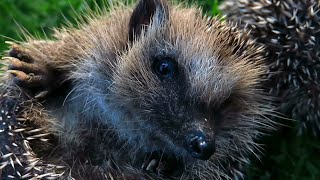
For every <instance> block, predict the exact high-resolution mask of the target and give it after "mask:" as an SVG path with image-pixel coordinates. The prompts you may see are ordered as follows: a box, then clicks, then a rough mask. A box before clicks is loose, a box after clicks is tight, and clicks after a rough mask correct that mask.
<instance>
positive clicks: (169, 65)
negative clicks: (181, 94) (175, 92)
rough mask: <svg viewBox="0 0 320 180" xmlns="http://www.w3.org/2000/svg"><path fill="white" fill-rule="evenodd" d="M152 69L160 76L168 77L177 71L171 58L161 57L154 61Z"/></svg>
mask: <svg viewBox="0 0 320 180" xmlns="http://www.w3.org/2000/svg"><path fill="white" fill-rule="evenodd" d="M153 69H154V72H155V73H156V74H157V75H158V76H159V77H160V78H166V79H170V78H172V77H173V76H174V75H175V73H176V71H177V65H176V63H175V62H174V61H173V60H171V59H163V60H158V61H156V62H155V63H154V66H153Z"/></svg>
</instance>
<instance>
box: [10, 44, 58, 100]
mask: <svg viewBox="0 0 320 180" xmlns="http://www.w3.org/2000/svg"><path fill="white" fill-rule="evenodd" d="M9 56H10V57H5V59H8V60H9V61H10V63H9V67H8V69H9V70H8V72H9V73H11V74H12V75H13V77H14V83H15V84H17V85H18V86H20V87H22V88H23V90H26V91H27V92H29V93H31V95H32V96H33V97H35V98H37V99H42V98H45V97H46V96H47V95H48V94H50V93H51V92H52V91H53V90H54V89H55V88H56V87H58V86H59V83H60V82H61V81H62V78H61V77H60V76H59V75H56V72H55V70H54V68H51V67H50V66H49V65H48V64H46V63H43V62H42V63H40V62H39V61H36V60H35V59H34V58H33V57H32V56H31V55H30V53H29V52H28V51H27V50H26V49H25V48H23V47H22V46H19V45H17V44H12V47H11V50H10V52H9ZM59 77H60V78H59Z"/></svg>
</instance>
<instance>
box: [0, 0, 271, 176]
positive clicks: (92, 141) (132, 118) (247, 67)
mask: <svg viewBox="0 0 320 180" xmlns="http://www.w3.org/2000/svg"><path fill="white" fill-rule="evenodd" d="M155 2H158V3H159V2H160V3H159V4H157V10H156V11H155V12H154V14H152V17H153V18H152V22H151V24H146V25H147V27H146V28H145V29H144V28H143V29H141V35H140V34H137V35H136V36H134V37H133V38H132V41H130V40H129V34H130V32H129V30H130V28H128V25H129V22H130V18H131V16H132V12H133V10H132V9H131V8H127V7H114V8H113V9H112V11H111V12H110V13H107V14H103V15H102V16H100V15H99V16H96V17H89V18H88V21H89V22H88V23H87V24H82V25H81V26H80V28H79V29H75V28H65V29H61V30H57V31H56V33H55V35H54V37H55V40H51V41H49V40H41V41H39V40H34V39H29V40H28V41H27V42H24V43H21V44H20V46H21V47H23V48H25V49H26V51H27V52H28V53H29V55H30V56H31V57H33V59H34V60H35V61H36V63H38V64H41V65H42V66H43V67H45V68H46V69H48V70H51V71H52V70H54V71H55V73H56V74H57V76H56V77H55V78H56V79H53V80H52V81H59V82H58V83H59V84H60V85H61V86H59V87H57V88H56V89H55V91H54V92H53V94H51V95H49V96H48V97H47V98H46V99H45V100H44V101H40V102H39V101H37V100H34V99H33V101H35V102H37V103H32V104H33V106H32V108H30V106H31V105H30V104H31V103H28V105H26V106H25V108H27V109H29V110H28V111H26V113H24V117H25V118H27V119H31V120H32V121H33V122H34V124H36V126H40V127H42V126H44V125H45V129H46V130H45V131H46V132H49V133H50V134H52V135H53V138H52V139H51V140H52V141H51V143H52V146H51V147H50V146H49V147H48V148H47V149H45V152H49V153H47V154H46V153H44V155H43V160H45V161H47V162H50V163H53V164H61V165H65V166H66V167H67V168H66V169H67V170H66V171H67V173H66V174H68V172H70V176H72V177H76V178H77V179H78V178H84V179H88V178H89V177H91V178H94V177H95V176H97V177H96V178H99V179H103V178H106V179H108V178H110V176H114V177H118V178H120V177H123V178H124V179H142V178H146V179H148V178H152V176H154V175H150V176H149V175H147V174H145V173H143V172H142V171H141V170H140V169H139V167H140V166H141V163H142V162H140V161H139V159H141V157H140V156H141V154H143V152H148V151H150V150H151V149H159V148H161V149H162V148H163V149H162V150H163V151H167V152H173V153H174V154H175V155H176V156H179V158H182V160H183V162H184V165H185V171H184V173H183V174H182V175H181V176H180V178H182V179H186V178H190V179H192V178H196V179H197V178H199V179H220V178H223V179H224V178H231V177H233V176H239V175H240V176H242V174H241V172H240V171H239V169H238V168H239V167H238V164H240V166H243V165H244V164H246V163H247V157H248V156H249V155H250V154H252V153H254V152H255V149H256V148H257V144H255V139H256V138H257V137H258V136H259V135H261V132H262V131H263V130H268V129H270V126H271V122H270V121H269V120H268V119H267V118H266V117H265V115H267V114H270V113H271V112H272V109H271V107H269V106H268V105H265V102H266V101H268V97H266V96H265V95H264V94H263V92H262V89H261V83H262V81H263V79H262V78H261V76H262V75H263V74H264V73H265V72H266V67H265V66H264V65H263V62H262V60H263V57H262V56H261V54H262V51H263V48H262V47H260V46H257V45H255V43H254V41H252V40H251V39H249V36H248V33H247V32H245V31H239V30H237V28H236V26H234V25H231V24H228V23H226V22H221V21H220V20H218V19H210V20H208V19H207V18H206V17H203V15H202V14H201V11H200V10H199V9H196V8H183V7H179V6H171V7H169V8H168V10H167V9H165V8H164V9H160V8H158V7H159V6H165V4H166V2H165V1H157V0H155ZM134 30H136V29H134ZM163 56H166V57H167V56H169V57H170V58H173V59H175V61H176V62H177V64H178V67H179V69H180V70H181V74H182V75H183V79H182V80H181V81H175V83H174V84H173V85H172V84H168V86H169V87H168V88H166V87H165V86H167V85H162V83H163V82H162V81H160V80H159V79H158V78H157V76H156V75H155V74H154V73H153V72H152V70H151V69H150V67H151V66H152V62H151V61H150V59H153V58H154V57H163ZM4 81H5V82H4V83H5V84H7V85H9V87H10V86H11V88H13V87H15V86H14V83H12V82H11V80H10V79H8V80H4ZM179 82H185V84H179ZM65 84H67V85H66V86H65ZM171 86H173V87H176V88H173V89H176V90H177V91H174V90H172V88H171ZM167 89H169V90H170V91H169V92H168V91H167ZM178 90H179V91H178ZM180 91H181V92H184V93H185V95H186V97H188V99H187V100H181V101H183V102H182V103H181V102H180V99H179V98H180V96H179V93H178V92H180ZM7 92H8V91H7ZM9 92H10V93H11V96H14V97H17V98H19V97H20V99H18V101H19V102H25V101H26V100H28V99H30V97H32V92H31V91H28V90H23V91H22V92H21V93H22V94H20V95H18V94H17V92H19V90H17V91H9ZM30 93H31V95H30ZM31 99H32V98H31ZM177 99H179V101H178V100H177ZM170 103H172V106H170V105H169V110H170V111H161V108H162V106H164V107H167V105H168V104H170ZM197 104H201V105H202V106H200V105H199V106H198V105H197ZM158 106H159V109H158V108H156V107H158ZM193 107H195V108H193ZM199 108H200V109H201V108H204V109H206V110H207V109H208V112H210V114H211V112H213V111H219V114H220V115H221V116H222V118H221V122H220V123H218V122H214V123H213V121H215V119H214V118H212V117H211V116H210V118H209V121H212V122H209V123H207V122H205V121H204V120H201V121H200V119H198V115H199V112H198V111H197V110H198V109H199ZM37 112H40V113H37ZM163 112H165V113H164V114H163ZM206 112H207V111H206ZM161 113H162V114H161ZM158 114H161V115H158ZM156 115H157V116H156ZM162 116H164V117H162ZM172 117H174V118H173V119H174V121H171V119H172ZM199 117H200V116H199ZM170 118H171V119H170ZM154 119H157V120H158V119H160V120H161V122H159V121H160V120H159V121H153V120H154ZM169 120H170V121H169ZM173 124H175V125H173ZM176 124H177V125H176ZM213 124H214V125H213ZM196 125H199V128H205V129H210V133H212V134H214V135H215V138H216V146H217V150H216V153H215V154H214V155H213V156H212V157H211V158H210V159H209V160H208V161H202V160H197V159H194V158H192V157H190V156H189V155H188V153H187V152H186V151H185V150H183V148H182V147H183V146H182V144H181V142H180V140H179V138H180V136H182V134H184V133H185V132H187V131H188V130H189V129H190V128H192V127H193V126H196ZM208 126H210V128H209V127H208ZM172 128H174V129H172ZM172 137H177V139H172ZM33 147H34V150H35V151H36V152H37V151H39V150H38V149H37V147H36V146H35V145H34V146H33ZM42 150H43V149H42ZM112 164H113V165H112ZM113 172H115V173H113ZM113 174H114V175H113Z"/></svg>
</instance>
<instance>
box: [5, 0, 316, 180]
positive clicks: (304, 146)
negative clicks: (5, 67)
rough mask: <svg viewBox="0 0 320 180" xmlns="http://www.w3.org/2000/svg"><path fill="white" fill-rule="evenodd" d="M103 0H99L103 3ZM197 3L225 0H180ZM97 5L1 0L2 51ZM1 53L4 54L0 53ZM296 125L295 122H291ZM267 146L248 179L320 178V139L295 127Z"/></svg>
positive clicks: (78, 0)
mask: <svg viewBox="0 0 320 180" xmlns="http://www.w3.org/2000/svg"><path fill="white" fill-rule="evenodd" d="M103 1H104V0H97V1H96V3H97V4H98V5H99V6H103V4H104V3H103ZM180 1H182V2H186V1H187V2H188V3H195V2H196V3H198V4H199V5H200V6H201V7H202V8H203V9H204V12H205V13H207V14H209V15H217V14H218V13H219V10H218V4H219V3H221V1H222V0H219V1H218V0H180ZM87 5H89V6H90V7H94V6H95V2H94V1H92V0H90V1H89V0H0V35H1V36H0V52H3V51H4V50H6V49H8V48H7V45H6V44H5V43H4V41H6V40H12V39H15V40H22V39H23V38H22V37H23V36H22V33H21V28H23V29H25V30H27V32H29V33H30V34H32V35H34V36H36V37H45V34H46V35H47V36H50V34H51V33H52V28H53V27H61V26H63V24H65V23H66V19H67V20H70V21H71V22H75V20H74V17H75V14H76V12H81V11H83V10H85V9H86V7H87ZM0 57H1V54H0ZM291 126H292V127H294V125H291ZM260 143H261V144H265V145H264V146H265V150H264V151H263V154H264V155H263V156H262V158H261V159H260V160H255V159H254V158H252V159H253V163H252V165H251V166H250V167H249V168H248V169H247V175H248V179H297V180H300V179H314V180H316V179H320V143H319V140H318V139H316V138H314V137H312V136H309V135H303V136H297V135H296V132H295V130H294V128H282V129H281V130H280V131H278V132H276V133H273V134H272V135H270V136H268V137H265V138H263V139H262V140H261V141H260Z"/></svg>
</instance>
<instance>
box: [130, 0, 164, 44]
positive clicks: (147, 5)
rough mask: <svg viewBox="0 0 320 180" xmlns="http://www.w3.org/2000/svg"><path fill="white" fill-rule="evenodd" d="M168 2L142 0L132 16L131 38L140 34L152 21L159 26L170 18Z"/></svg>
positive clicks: (162, 0)
mask: <svg viewBox="0 0 320 180" xmlns="http://www.w3.org/2000/svg"><path fill="white" fill-rule="evenodd" d="M168 13H169V12H168V4H167V2H166V0H140V2H139V3H138V4H137V6H136V7H135V9H134V10H133V13H132V15H131V18H130V22H129V40H130V41H133V40H134V38H135V37H138V36H140V34H141V32H143V29H144V28H147V27H148V26H149V25H150V23H151V21H152V22H153V24H154V25H155V26H156V27H157V26H161V24H164V23H165V22H166V21H167V19H168V16H169V14H168Z"/></svg>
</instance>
